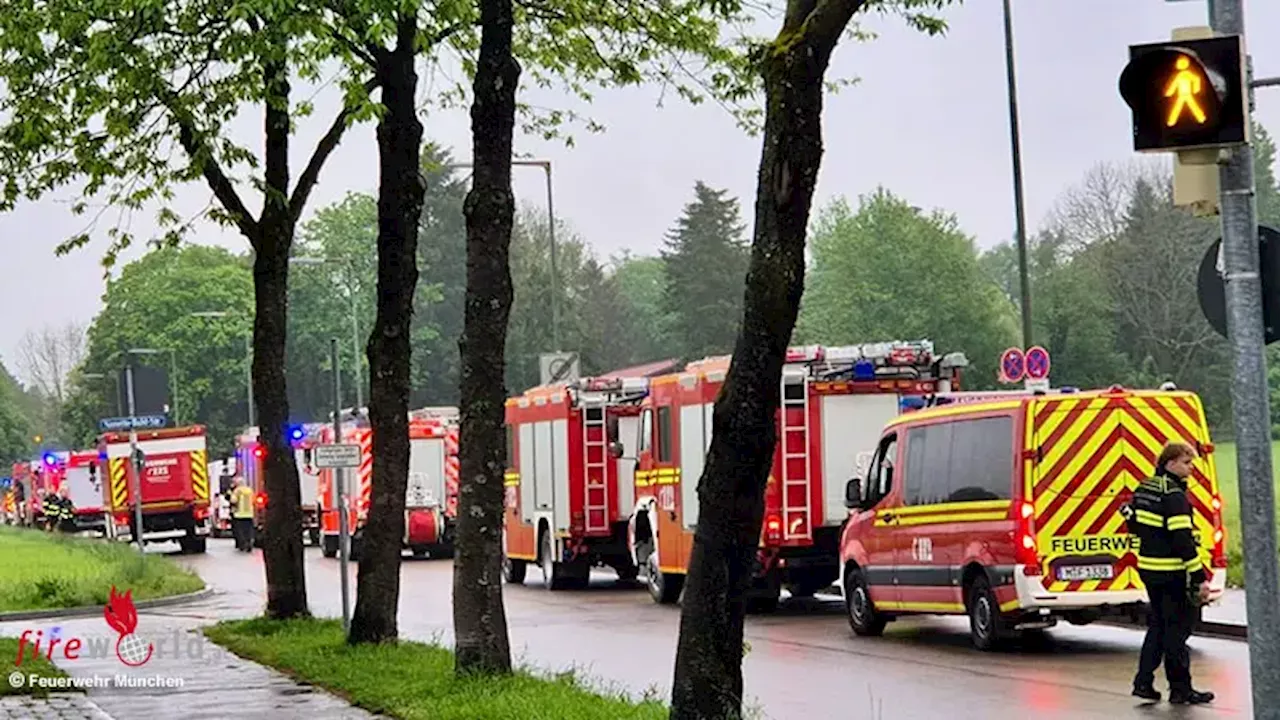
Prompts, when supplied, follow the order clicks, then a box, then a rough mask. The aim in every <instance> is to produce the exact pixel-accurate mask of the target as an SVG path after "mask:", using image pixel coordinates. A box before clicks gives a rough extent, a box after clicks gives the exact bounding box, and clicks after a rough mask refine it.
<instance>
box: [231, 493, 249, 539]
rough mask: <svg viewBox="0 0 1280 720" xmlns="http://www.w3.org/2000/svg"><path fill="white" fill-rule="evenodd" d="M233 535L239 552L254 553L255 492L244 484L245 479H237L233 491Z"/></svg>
mask: <svg viewBox="0 0 1280 720" xmlns="http://www.w3.org/2000/svg"><path fill="white" fill-rule="evenodd" d="M231 534H232V535H234V536H235V539H236V549H237V550H241V551H244V552H253V491H252V490H250V489H249V488H248V486H246V485H245V484H244V478H243V477H237V478H236V487H235V489H234V490H232V491H231Z"/></svg>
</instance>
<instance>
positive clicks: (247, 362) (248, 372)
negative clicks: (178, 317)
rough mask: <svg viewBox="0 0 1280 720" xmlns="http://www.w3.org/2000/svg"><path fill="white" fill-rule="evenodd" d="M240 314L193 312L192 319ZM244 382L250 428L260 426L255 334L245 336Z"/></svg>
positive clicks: (224, 311) (212, 311) (206, 311)
mask: <svg viewBox="0 0 1280 720" xmlns="http://www.w3.org/2000/svg"><path fill="white" fill-rule="evenodd" d="M238 315H239V313H234V312H228V311H226V310H205V311H202V312H193V313H191V317H198V318H229V317H237V316H238ZM244 380H245V388H246V392H247V393H248V396H249V427H254V426H255V425H257V424H258V419H257V414H256V412H255V410H254V407H253V332H252V331H250V332H248V333H245V336H244Z"/></svg>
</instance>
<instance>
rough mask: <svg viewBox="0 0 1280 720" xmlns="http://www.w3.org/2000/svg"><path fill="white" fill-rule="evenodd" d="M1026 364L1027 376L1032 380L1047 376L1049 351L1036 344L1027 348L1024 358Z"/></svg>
mask: <svg viewBox="0 0 1280 720" xmlns="http://www.w3.org/2000/svg"><path fill="white" fill-rule="evenodd" d="M1024 363H1025V365H1026V366H1027V377H1029V378H1031V379H1032V380H1043V379H1045V378H1047V377H1049V351H1048V350H1045V349H1044V348H1042V347H1040V346H1039V345H1036V346H1034V347H1032V348H1030V349H1028V350H1027V354H1026V358H1025V360H1024Z"/></svg>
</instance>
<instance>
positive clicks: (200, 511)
mask: <svg viewBox="0 0 1280 720" xmlns="http://www.w3.org/2000/svg"><path fill="white" fill-rule="evenodd" d="M192 515H195V518H196V522H200V521H202V520H204V519H205V518H207V517H209V508H203V507H198V508H196V509H195V510H194V511H193V512H192Z"/></svg>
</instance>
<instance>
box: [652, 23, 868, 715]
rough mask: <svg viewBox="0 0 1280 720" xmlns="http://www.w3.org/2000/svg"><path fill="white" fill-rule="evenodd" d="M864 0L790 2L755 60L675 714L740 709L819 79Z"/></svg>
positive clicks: (800, 256)
mask: <svg viewBox="0 0 1280 720" xmlns="http://www.w3.org/2000/svg"><path fill="white" fill-rule="evenodd" d="M860 5H861V3H860V2H854V1H853V0H845V1H843V2H842V1H840V0H790V2H789V3H788V7H787V16H786V20H785V21H784V24H783V28H782V32H780V33H779V34H778V37H777V39H776V40H775V41H774V42H773V43H772V45H771V46H769V47H768V48H767V49H766V50H765V51H764V55H763V57H762V60H761V73H762V74H763V77H764V86H765V98H766V107H765V126H764V148H763V151H762V153H761V157H760V170H759V175H758V178H757V187H756V205H755V232H754V236H755V237H754V241H753V243H752V248H751V266H750V269H749V270H748V272H747V280H746V292H745V295H744V301H743V317H742V328H741V330H740V331H739V334H738V342H737V346H736V347H735V348H734V352H733V363H732V365H731V366H730V368H729V372H728V375H727V377H726V378H725V382H724V388H723V390H722V391H721V392H720V395H719V397H718V398H717V399H716V404H715V410H714V413H713V417H712V430H713V435H712V441H711V447H710V449H709V451H708V453H707V464H706V469H705V470H704V471H703V473H702V478H701V479H700V480H699V482H698V503H699V505H698V506H699V511H698V526H697V529H696V531H695V535H694V542H693V556H692V558H691V561H690V565H689V576H688V579H687V580H686V582H685V590H684V599H683V601H682V608H681V612H680V640H679V646H678V648H677V651H676V665H675V679H674V682H673V686H672V697H671V714H670V717H671V718H672V720H737V719H738V718H741V717H742V689H743V684H742V652H743V642H742V635H743V621H744V617H745V614H746V609H745V605H744V598H745V595H746V592H747V590H748V588H749V587H750V585H751V578H752V573H753V569H754V565H755V560H756V554H757V551H758V547H759V543H760V526H761V522H762V521H763V515H764V489H765V482H766V480H767V478H768V475H769V467H770V464H771V463H772V461H773V453H774V446H775V441H776V429H775V426H774V422H775V420H774V416H775V413H776V411H777V409H778V402H779V382H780V381H781V376H782V365H783V361H784V359H785V357H786V350H787V343H788V342H790V339H791V332H792V330H793V329H794V327H795V322H796V314H797V311H798V310H799V307H800V296H801V294H802V293H803V292H804V250H805V230H806V228H807V227H808V224H809V210H810V206H811V204H812V200H813V190H814V186H815V185H816V183H817V178H818V168H819V166H820V164H821V162H822V87H823V76H824V75H825V73H826V69H827V63H828V61H829V59H830V56H831V51H832V50H833V49H834V47H835V44H836V41H837V40H838V39H839V36H840V33H841V32H843V31H844V28H845V26H846V25H847V24H848V22H849V19H850V17H852V15H853V13H854V12H855V11H856V10H857V9H858V7H859V6H860Z"/></svg>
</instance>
